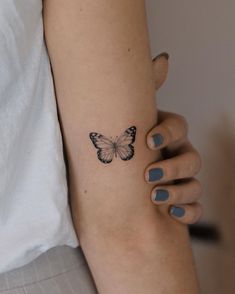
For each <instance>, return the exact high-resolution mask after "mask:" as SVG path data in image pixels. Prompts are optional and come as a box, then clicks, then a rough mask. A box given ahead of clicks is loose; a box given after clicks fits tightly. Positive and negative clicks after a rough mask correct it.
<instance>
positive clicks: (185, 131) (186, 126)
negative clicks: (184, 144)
mask: <svg viewBox="0 0 235 294" xmlns="http://www.w3.org/2000/svg"><path fill="white" fill-rule="evenodd" d="M179 121H180V122H181V125H182V128H183V129H184V133H185V136H186V135H187V134H188V130H189V124H188V121H187V120H186V118H185V117H184V116H182V115H179Z"/></svg>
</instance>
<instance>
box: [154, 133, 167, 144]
mask: <svg viewBox="0 0 235 294" xmlns="http://www.w3.org/2000/svg"><path fill="white" fill-rule="evenodd" d="M152 138H153V142H154V146H155V147H158V146H160V145H162V143H163V141H164V138H163V136H162V135H161V134H155V135H153V136H152Z"/></svg>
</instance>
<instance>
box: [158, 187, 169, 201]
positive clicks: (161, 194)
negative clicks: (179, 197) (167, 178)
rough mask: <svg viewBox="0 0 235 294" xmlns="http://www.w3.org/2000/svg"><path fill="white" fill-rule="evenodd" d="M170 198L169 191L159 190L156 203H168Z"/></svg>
mask: <svg viewBox="0 0 235 294" xmlns="http://www.w3.org/2000/svg"><path fill="white" fill-rule="evenodd" d="M168 198H169V192H168V191H167V190H160V189H159V190H157V191H156V195H155V200H156V201H166V200H167V199H168Z"/></svg>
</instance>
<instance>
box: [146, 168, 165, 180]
mask: <svg viewBox="0 0 235 294" xmlns="http://www.w3.org/2000/svg"><path fill="white" fill-rule="evenodd" d="M162 177H163V170H162V169H161V168H153V169H150V170H149V181H150V182H154V181H158V180H160V179H161V178H162Z"/></svg>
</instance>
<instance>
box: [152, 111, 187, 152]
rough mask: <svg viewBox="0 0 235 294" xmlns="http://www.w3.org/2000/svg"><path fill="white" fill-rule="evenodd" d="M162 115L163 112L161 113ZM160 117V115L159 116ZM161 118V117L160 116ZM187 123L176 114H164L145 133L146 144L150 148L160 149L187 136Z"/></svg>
mask: <svg viewBox="0 0 235 294" xmlns="http://www.w3.org/2000/svg"><path fill="white" fill-rule="evenodd" d="M161 115H162V116H163V114H161ZM161 118H162V117H161ZM162 119H163V118H162ZM187 133H188V123H187V121H186V119H185V118H184V117H183V116H181V115H178V114H173V113H172V114H170V115H169V113H168V114H165V118H164V119H163V120H162V122H160V124H159V125H157V126H155V127H154V128H153V129H151V130H150V131H149V133H148V134H147V145H148V147H149V148H150V149H161V148H164V147H166V146H168V145H170V144H172V143H174V142H177V143H178V142H180V141H182V140H183V139H185V138H186V137H187Z"/></svg>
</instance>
